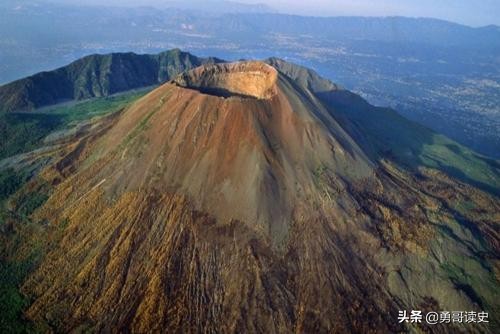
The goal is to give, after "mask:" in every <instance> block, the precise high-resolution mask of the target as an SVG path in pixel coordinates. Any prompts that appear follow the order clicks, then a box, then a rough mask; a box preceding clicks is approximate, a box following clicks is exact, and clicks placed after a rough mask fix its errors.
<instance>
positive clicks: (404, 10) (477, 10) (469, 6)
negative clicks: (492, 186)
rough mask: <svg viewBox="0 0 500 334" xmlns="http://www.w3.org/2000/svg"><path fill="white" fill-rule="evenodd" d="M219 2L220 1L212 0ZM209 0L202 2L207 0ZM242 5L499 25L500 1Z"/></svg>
mask: <svg viewBox="0 0 500 334" xmlns="http://www.w3.org/2000/svg"><path fill="white" fill-rule="evenodd" d="M209 1H218V0H209ZM53 2H59V3H67V4H80V5H102V1H98V0H87V1H85V2H83V1H81V0H53ZM172 2H179V1H169V0H167V1H164V0H137V1H132V0H122V1H120V0H110V1H107V2H106V4H107V5H114V6H165V5H168V3H172ZM199 2H200V1H199V0H189V1H183V3H188V4H196V3H199ZM206 2H207V1H203V3H206ZM231 2H237V3H241V4H263V5H266V6H269V7H270V8H272V9H274V10H275V11H277V12H279V13H283V14H294V15H304V16H406V17H428V18H436V19H442V20H447V21H452V22H456V23H460V24H465V25H469V26H473V27H480V26H487V25H500V16H499V15H498V13H500V2H499V1H495V0H483V1H481V2H479V3H478V2H477V1H470V0H437V1H436V0H421V1H418V2H415V1H411V0H381V1H378V2H377V3H376V4H374V3H373V1H369V0H354V1H346V0H310V1H308V2H306V3H305V2H304V1H301V0H287V1H284V0H270V1H262V0H236V1H231Z"/></svg>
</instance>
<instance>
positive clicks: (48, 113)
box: [0, 90, 149, 160]
mask: <svg viewBox="0 0 500 334" xmlns="http://www.w3.org/2000/svg"><path fill="white" fill-rule="evenodd" d="M147 91H149V90H141V91H134V92H128V93H124V94H120V95H115V96H111V97H102V98H96V99H92V100H88V101H83V102H80V103H76V104H72V105H69V104H67V105H60V106H54V107H52V108H47V109H46V110H43V111H38V112H33V113H0V160H1V159H4V158H7V157H10V156H12V155H15V154H19V153H23V152H28V151H32V150H34V149H37V148H40V147H41V146H42V145H43V138H45V137H46V136H47V135H49V134H50V133H51V132H54V131H57V130H62V129H65V128H67V127H69V126H72V125H74V124H75V123H78V122H81V121H85V120H88V119H90V118H92V117H95V116H102V115H105V114H108V113H112V112H115V111H118V110H119V109H121V108H123V106H125V105H126V104H128V103H130V102H132V101H134V100H136V99H138V98H139V97H141V96H143V95H144V94H145V93H146V92H147Z"/></svg>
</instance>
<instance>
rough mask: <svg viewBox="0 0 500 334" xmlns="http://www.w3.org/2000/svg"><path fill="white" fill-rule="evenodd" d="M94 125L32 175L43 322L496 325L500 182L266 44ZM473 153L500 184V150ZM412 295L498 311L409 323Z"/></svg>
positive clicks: (223, 327) (202, 326) (31, 281)
mask: <svg viewBox="0 0 500 334" xmlns="http://www.w3.org/2000/svg"><path fill="white" fill-rule="evenodd" d="M387 121H391V122H392V123H391V122H389V123H387V124H386V122H387ZM399 127H401V129H407V130H409V131H402V130H401V131H397V129H399ZM98 129H99V131H90V132H86V135H85V136H84V137H82V138H81V139H79V140H75V141H73V142H70V143H68V144H67V147H66V153H65V154H62V155H61V157H60V159H59V161H58V162H57V163H55V164H51V165H49V166H48V167H47V168H46V169H45V170H44V171H43V172H42V173H41V174H40V176H39V180H38V181H37V182H40V180H43V182H44V183H45V184H50V185H53V187H54V188H53V189H52V190H51V191H50V193H49V194H48V199H47V201H46V202H45V203H44V204H43V205H42V206H41V207H40V208H39V209H37V210H36V211H35V212H34V213H33V214H32V215H31V216H30V218H31V219H32V220H33V222H34V223H35V224H38V226H40V227H39V231H38V232H37V233H36V234H34V237H33V238H34V239H33V240H32V241H31V242H35V241H36V244H42V245H44V246H43V247H42V248H44V249H46V253H45V254H44V255H43V256H42V259H41V262H40V265H39V266H38V267H37V268H36V270H35V271H34V272H32V273H31V274H30V275H29V277H28V279H27V280H26V281H25V283H24V285H23V291H24V293H25V294H26V295H27V296H29V298H30V300H32V301H33V303H32V304H31V305H30V307H29V309H28V310H27V316H28V318H29V319H31V320H33V321H34V322H35V323H36V324H37V325H38V326H42V328H45V329H50V328H51V329H52V330H56V331H63V332H66V331H71V330H76V331H84V330H90V331H133V332H150V331H152V332H160V331H163V332H165V331H166V332H223V333H226V332H268V333H275V332H318V333H327V332H328V333H331V332H333V333H345V332H363V333H366V332H377V333H387V332H398V331H402V330H405V329H411V328H412V327H414V328H413V329H416V327H418V328H420V330H427V331H431V332H441V333H443V332H445V333H446V332H450V333H452V332H457V331H468V332H491V333H493V332H495V326H498V312H497V311H498V310H499V304H498V300H500V298H499V295H498V284H499V282H498V279H499V276H498V273H499V272H500V271H499V261H498V254H499V251H500V249H499V245H500V243H499V235H498V231H499V230H498V221H500V216H499V212H500V202H499V199H498V197H495V196H494V195H491V194H489V193H487V192H484V191H481V190H479V189H478V188H474V187H473V186H471V185H469V184H467V183H463V182H461V181H459V179H457V178H454V177H453V175H447V174H446V173H444V172H443V171H442V170H440V169H441V165H439V164H438V165H435V166H432V165H431V164H430V163H428V162H427V160H423V159H422V157H423V156H424V155H422V152H426V150H427V148H425V147H420V146H422V145H425V144H426V141H425V140H424V139H426V136H427V134H428V133H427V132H421V131H423V129H422V128H420V127H418V126H416V125H415V124H413V123H411V122H407V121H406V120H404V119H403V118H400V117H398V116H397V115H396V114H395V113H394V112H392V111H390V110H385V109H381V108H375V107H372V106H370V105H368V104H367V103H366V102H364V101H363V100H362V99H360V98H359V97H357V96H356V95H354V94H352V93H349V92H346V91H344V90H343V89H341V88H339V87H338V86H336V85H334V84H332V83H330V82H328V81H326V80H324V79H322V78H320V77H319V76H318V75H317V74H315V73H314V72H312V71H309V70H307V69H304V68H301V67H298V66H296V65H292V64H289V63H286V62H283V61H281V60H278V59H270V60H268V61H267V64H266V63H264V62H240V63H231V64H217V65H204V66H202V67H198V68H196V69H194V70H191V71H188V72H185V73H183V74H181V75H179V76H177V77H175V78H174V79H173V80H171V81H169V82H167V83H165V84H164V85H162V86H160V87H159V88H157V89H155V90H154V91H152V92H151V93H149V94H147V95H146V96H144V97H143V98H141V99H139V100H138V101H136V102H135V103H133V104H132V105H130V106H129V107H127V108H126V109H125V110H123V111H122V112H121V113H120V114H117V115H114V117H111V118H106V119H105V120H103V125H102V126H100V127H98ZM410 130H411V131H410ZM417 135H420V136H421V137H419V138H414V137H413V136H417ZM394 141H395V142H394ZM449 143H453V142H451V141H450V142H449ZM445 144H448V142H446V143H445ZM434 145H435V147H441V146H440V145H441V144H440V143H435V144H434ZM408 150H410V155H409V154H408V152H407V151H408ZM455 154H456V156H461V157H462V153H461V152H460V150H458V151H456V152H455ZM447 158H448V156H447V155H445V156H443V157H442V159H443V161H442V162H446V163H447V164H449V165H450V166H453V167H454V168H456V169H457V170H463V171H464V173H466V172H467V171H466V170H465V169H464V166H461V165H460V164H459V163H457V161H456V160H449V161H448V160H447ZM467 158H468V159H469V163H470V165H469V167H470V166H481V168H483V170H484V171H485V172H486V174H488V175H489V176H488V177H491V178H492V180H493V183H490V184H491V185H492V187H494V188H495V189H498V182H499V175H500V174H499V170H498V164H495V163H494V162H492V161H483V160H481V157H480V156H477V155H475V154H472V153H471V155H470V156H468V157H467ZM445 172H446V170H445ZM469 176H470V177H471V178H473V179H475V180H478V181H481V179H480V177H483V176H478V175H475V174H470V172H469ZM483 181H484V180H483ZM484 182H486V181H484ZM33 189H36V183H33V182H32V183H30V184H28V185H27V186H26V187H24V188H23V189H21V190H20V191H19V192H18V193H17V194H16V195H15V196H14V198H12V199H11V202H10V203H11V204H10V205H11V207H15V206H16V202H17V201H19V200H21V199H22V197H23V194H26V193H29V192H30V191H32V190H33ZM40 230H41V231H40ZM412 309H422V310H428V311H431V310H432V311H438V312H439V311H441V310H475V311H480V310H486V311H489V312H490V323H489V324H467V325H465V324H446V325H436V326H434V327H429V326H426V325H425V324H410V323H404V324H399V323H398V321H397V314H398V310H412ZM44 326H45V327H44Z"/></svg>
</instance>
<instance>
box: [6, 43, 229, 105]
mask: <svg viewBox="0 0 500 334" xmlns="http://www.w3.org/2000/svg"><path fill="white" fill-rule="evenodd" d="M212 62H220V61H219V60H217V59H215V58H213V59H212V58H209V59H203V58H198V57H195V56H193V55H191V54H189V53H185V52H182V51H180V50H178V49H174V50H170V51H166V52H162V53H159V54H157V55H137V54H134V53H112V54H108V55H91V56H87V57H84V58H81V59H79V60H77V61H75V62H73V63H71V64H69V65H67V66H64V67H61V68H59V69H56V70H54V71H49V72H41V73H38V74H35V75H33V76H30V77H27V78H24V79H20V80H17V81H14V82H12V83H9V84H6V85H3V86H0V101H1V105H0V111H4V112H10V111H26V110H32V109H36V108H40V107H43V106H48V105H52V104H56V103H59V102H64V101H69V100H83V99H88V98H92V97H101V96H108V95H112V94H115V93H119V92H124V91H128V90H131V89H135V88H142V87H147V86H153V85H157V84H160V83H163V82H165V81H167V80H169V79H170V78H172V77H173V76H175V75H177V74H178V73H180V72H182V71H185V70H187V69H191V68H194V67H197V66H200V65H201V64H205V63H212Z"/></svg>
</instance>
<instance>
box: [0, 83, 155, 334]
mask: <svg viewBox="0 0 500 334" xmlns="http://www.w3.org/2000/svg"><path fill="white" fill-rule="evenodd" d="M148 91H149V89H145V90H141V91H134V92H128V93H124V94H121V95H116V96H111V97H106V98H96V99H92V100H88V101H84V102H80V103H77V104H72V105H69V104H66V105H60V106H54V107H52V108H50V109H49V108H47V109H46V110H43V111H39V112H36V113H8V114H0V160H1V159H3V158H8V157H10V156H12V155H15V154H19V153H23V152H28V151H32V150H34V149H37V148H40V147H42V146H43V139H44V138H45V137H46V136H47V135H49V134H51V133H53V132H54V131H59V130H64V129H67V128H71V127H72V126H75V125H76V124H78V123H79V122H83V121H86V120H89V119H91V118H93V117H96V116H102V115H105V114H109V113H113V112H116V111H118V110H120V109H122V108H123V107H124V106H126V105H127V104H129V103H131V102H132V101H135V100H137V99H138V98H140V97H141V96H143V95H144V94H146V93H147V92H148ZM32 177H33V172H32V171H31V170H30V169H29V168H26V169H19V170H16V169H14V168H7V169H3V170H0V242H1V243H2V244H1V245H0V251H1V253H0V333H30V332H36V329H34V328H32V326H31V325H30V324H29V322H27V321H26V320H24V319H23V310H24V309H25V308H26V307H27V306H28V305H29V301H28V300H27V299H26V298H25V297H24V296H23V295H22V294H21V293H20V291H19V288H20V286H21V284H22V283H23V282H24V279H25V277H26V276H27V275H28V274H29V273H30V272H31V270H32V269H33V268H34V267H35V266H36V263H37V262H38V259H39V258H40V256H41V254H42V253H43V252H42V251H41V250H40V249H37V247H35V246H34V247H32V248H30V249H29V252H28V253H29V254H28V255H26V256H20V257H19V256H18V255H19V254H21V253H24V252H23V251H20V250H18V249H17V248H18V247H22V245H23V243H24V242H23V240H24V238H25V234H29V233H32V232H30V231H32V230H33V229H36V228H37V226H35V225H36V224H34V223H33V222H31V220H30V215H31V214H32V213H33V212H34V211H35V210H36V208H38V207H40V206H41V205H42V204H43V203H45V201H46V200H47V198H48V196H49V191H50V186H49V185H48V184H44V183H40V182H38V183H39V184H37V186H36V187H34V188H33V189H31V190H30V192H27V193H23V194H20V195H18V194H16V193H17V192H18V191H19V190H20V189H21V188H22V186H23V185H24V184H26V182H28V181H29V180H30V179H32ZM21 192H22V190H21ZM13 195H14V196H13ZM14 197H15V200H13V201H11V199H12V198H14ZM8 201H11V202H12V203H9V204H10V205H9V206H7V202H8ZM14 221H15V223H13V222H14Z"/></svg>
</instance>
